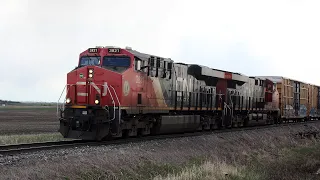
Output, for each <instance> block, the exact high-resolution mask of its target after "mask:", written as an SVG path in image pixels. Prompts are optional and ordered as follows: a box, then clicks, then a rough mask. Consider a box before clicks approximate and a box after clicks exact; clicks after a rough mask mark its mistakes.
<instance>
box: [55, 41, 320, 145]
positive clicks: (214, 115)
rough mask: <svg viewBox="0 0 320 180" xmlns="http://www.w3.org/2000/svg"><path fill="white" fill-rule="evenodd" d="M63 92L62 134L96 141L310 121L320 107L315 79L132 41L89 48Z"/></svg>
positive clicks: (81, 55) (61, 111)
mask: <svg viewBox="0 0 320 180" xmlns="http://www.w3.org/2000/svg"><path fill="white" fill-rule="evenodd" d="M310 89H312V90H313V91H312V93H311V91H309V90H310ZM65 90H66V97H65V100H64V103H63V105H62V107H61V108H59V112H60V115H59V121H60V128H59V131H60V133H61V134H62V135H63V136H64V137H65V138H75V139H85V140H98V141H100V140H105V139H108V138H112V137H130V136H139V135H157V134H166V133H181V132H182V133H183V132H194V131H201V130H213V129H221V128H232V127H244V126H255V125H262V124H274V123H281V122H282V121H283V120H286V119H296V120H310V118H318V113H317V112H318V109H319V107H320V106H319V100H318V99H319V98H318V96H319V94H320V91H319V87H318V86H315V85H310V84H306V83H302V82H300V81H295V80H291V79H288V78H284V77H275V76H250V77H249V76H246V75H243V74H240V73H235V72H228V71H223V70H218V69H213V68H210V67H206V66H202V65H199V64H184V63H178V62H174V61H173V60H172V59H170V58H164V57H160V56H155V55H150V54H145V53H141V52H138V51H136V50H133V49H132V48H130V47H126V48H119V47H114V46H104V47H103V46H97V47H95V48H88V49H87V50H85V51H83V52H82V53H81V54H80V56H79V62H78V65H77V67H76V68H75V69H73V70H72V71H70V72H69V73H68V74H67V84H66V87H65ZM310 99H312V102H311V101H310Z"/></svg>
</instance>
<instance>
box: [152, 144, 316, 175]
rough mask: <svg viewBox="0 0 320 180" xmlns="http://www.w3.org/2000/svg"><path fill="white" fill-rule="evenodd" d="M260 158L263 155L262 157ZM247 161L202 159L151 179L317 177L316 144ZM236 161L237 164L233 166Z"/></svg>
mask: <svg viewBox="0 0 320 180" xmlns="http://www.w3.org/2000/svg"><path fill="white" fill-rule="evenodd" d="M262 157H264V158H262ZM251 158H252V159H251V161H249V162H248V163H247V164H245V165H242V166H239V163H241V162H234V164H228V163H226V162H224V161H218V162H212V161H206V162H205V163H203V164H200V165H199V164H198V165H197V164H195V165H193V166H192V167H184V169H183V170H182V171H180V172H179V173H170V171H168V174H167V175H163V174H161V175H159V176H156V177H154V178H153V179H154V180H183V179H190V180H191V179H192V180H200V179H203V180H205V179H230V180H268V179H282V180H296V179H310V180H311V179H320V175H319V174H320V143H317V144H315V145H312V146H309V147H300V148H292V149H283V150H282V151H281V153H280V154H278V155H276V156H275V155H272V154H267V156H266V154H255V155H251ZM236 164H238V166H237V165H236Z"/></svg>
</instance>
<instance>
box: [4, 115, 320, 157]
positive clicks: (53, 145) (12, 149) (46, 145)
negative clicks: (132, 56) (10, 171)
mask: <svg viewBox="0 0 320 180" xmlns="http://www.w3.org/2000/svg"><path fill="white" fill-rule="evenodd" d="M317 122H318V123H320V121H307V122H293V123H284V124H273V125H260V126H253V127H243V128H232V129H221V130H213V131H201V132H194V133H192V132H191V133H179V134H168V135H157V136H142V137H130V138H126V139H115V140H112V141H102V142H95V141H86V140H72V141H56V142H43V143H30V144H15V145H3V146H0V155H14V154H18V153H26V152H34V151H40V150H49V149H59V148H74V147H81V146H101V145H117V144H128V143H137V142H142V141H152V140H161V139H172V138H180V137H193V136H202V135H210V134H218V133H227V132H238V131H250V130H257V129H267V128H272V127H282V126H294V125H302V124H306V125H307V124H311V123H317Z"/></svg>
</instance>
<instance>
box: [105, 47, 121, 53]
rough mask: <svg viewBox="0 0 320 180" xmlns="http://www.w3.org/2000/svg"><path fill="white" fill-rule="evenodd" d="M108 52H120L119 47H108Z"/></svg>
mask: <svg viewBox="0 0 320 180" xmlns="http://www.w3.org/2000/svg"><path fill="white" fill-rule="evenodd" d="M108 52H109V53H120V49H119V48H109V49H108Z"/></svg>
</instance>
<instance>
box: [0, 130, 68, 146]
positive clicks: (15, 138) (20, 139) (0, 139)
mask: <svg viewBox="0 0 320 180" xmlns="http://www.w3.org/2000/svg"><path fill="white" fill-rule="evenodd" d="M63 140H66V139H65V138H63V136H62V135H61V134H60V133H43V134H21V135H2V136H0V144H1V145H9V144H23V143H35V142H47V141H63Z"/></svg>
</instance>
